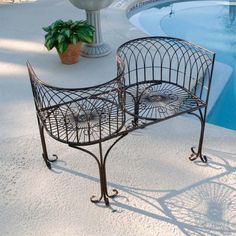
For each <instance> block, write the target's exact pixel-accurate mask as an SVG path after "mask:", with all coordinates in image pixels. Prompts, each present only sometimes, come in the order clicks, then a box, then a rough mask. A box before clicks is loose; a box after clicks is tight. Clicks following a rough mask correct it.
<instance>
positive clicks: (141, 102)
mask: <svg viewBox="0 0 236 236" xmlns="http://www.w3.org/2000/svg"><path fill="white" fill-rule="evenodd" d="M214 59H215V54H214V53H212V52H210V51H208V50H206V49H203V48H201V47H199V46H196V45H193V44H192V43H189V42H187V41H184V40H182V39H177V38H170V37H145V38H138V39H134V40H131V41H128V42H126V43H124V44H123V45H121V46H120V47H119V48H118V50H117V77H116V78H114V79H113V80H111V81H108V82H106V83H104V84H99V85H96V86H93V87H88V88H73V89H68V88H58V87H54V86H51V85H48V84H45V83H44V82H43V81H41V80H40V79H38V77H37V76H36V74H35V72H34V71H33V69H32V67H31V65H30V64H29V62H28V63H27V67H28V71H29V76H30V82H31V85H32V91H33V97H34V102H35V107H36V112H37V120H38V126H39V131H40V138H41V143H42V149H43V154H42V156H43V159H44V161H45V163H46V165H47V167H48V168H49V169H51V162H53V161H56V160H57V156H56V155H54V156H55V159H53V160H52V159H49V157H48V153H47V147H46V142H45V137H44V131H45V130H46V132H47V133H48V134H49V135H50V136H51V137H52V138H54V139H56V140H58V141H60V142H62V143H65V144H67V145H69V146H70V147H72V148H75V149H78V150H81V151H83V152H85V153H87V154H89V155H91V156H92V157H93V158H94V159H95V161H96V162H97V164H98V167H99V174H100V185H101V193H100V196H99V197H96V196H92V197H91V201H92V202H94V203H98V202H100V201H101V200H104V202H105V204H106V205H107V206H109V198H113V197H115V196H116V195H117V194H118V191H117V190H116V189H113V192H112V194H109V193H108V189H107V178H106V160H107V157H108V155H109V152H110V151H111V149H112V148H113V147H114V145H115V144H116V143H117V142H119V140H121V139H122V138H123V137H125V136H126V135H127V134H128V133H130V132H132V131H134V130H137V129H141V128H144V127H146V126H149V125H153V124H155V123H158V122H161V121H164V120H167V119H170V118H174V117H176V116H179V115H182V114H184V113H188V114H190V115H194V116H196V117H198V118H199V120H200V123H201V131H200V138H199V144H198V148H197V149H196V150H195V149H193V148H191V151H192V153H191V155H190V157H189V159H190V160H191V161H193V160H195V159H197V158H200V159H201V161H202V162H207V158H206V156H204V155H203V154H202V145H203V138H204V129H205V122H206V113H207V104H208V98H209V92H210V85H211V79H212V71H213V66H214ZM111 139H112V140H113V142H112V144H110V146H109V148H108V149H107V150H106V151H104V150H103V143H104V142H105V141H107V140H111ZM95 144H96V145H98V147H99V153H98V154H96V153H92V152H91V151H89V150H88V149H86V146H88V145H95Z"/></svg>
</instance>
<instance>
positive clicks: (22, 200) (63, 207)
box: [0, 0, 236, 236]
mask: <svg viewBox="0 0 236 236" xmlns="http://www.w3.org/2000/svg"><path fill="white" fill-rule="evenodd" d="M131 2H133V0H129V1H128V0H127V1H117V2H115V3H114V4H113V5H112V6H111V7H109V8H107V9H104V10H102V12H101V16H102V29H103V36H104V40H105V41H106V42H109V43H110V45H111V47H112V53H111V54H110V55H109V56H106V57H103V58H97V59H89V58H81V60H80V61H79V63H78V64H75V65H70V66H68V65H62V64H61V63H60V62H59V59H58V56H57V55H56V52H55V51H51V52H48V51H47V50H46V48H44V46H43V41H44V33H43V30H42V27H43V26H47V25H49V24H50V23H51V22H52V21H54V20H56V19H59V18H62V19H82V18H85V12H84V11H83V10H79V9H76V8H75V7H73V6H72V5H71V4H70V3H69V1H67V0H49V1H48V0H38V1H35V2H30V3H22V4H10V5H8V4H2V5H0V134H1V135H0V168H1V169H0V235H1V236H5V235H10V236H15V235H19V236H22V235H24V236H28V235H47V236H48V235H50V236H51V235H53V236H54V235H56V236H58V235H63V236H64V235H69V236H70V235H72V236H74V235H76V236H77V235H79V236H80V235H84V236H87V235H89V236H90V235H101V236H113V235H115V236H116V235H119V236H121V235H122V236H123V235H125V236H126V235H128V236H129V235H130V236H134V235H135V236H139V235H140V236H141V235H142V236H144V235H147V236H152V235H153V236H154V235H155V236H156V235H161V236H175V235H191V236H192V235H199V236H200V235H232V236H233V235H236V177H235V176H236V132H235V131H232V130H227V129H224V128H221V127H217V126H214V125H211V124H207V126H206V134H205V142H204V152H205V153H206V154H207V155H208V156H209V162H208V164H207V165H205V164H201V163H200V162H199V161H197V162H194V163H193V162H190V161H189V160H188V156H189V154H190V147H191V146H194V145H197V142H198V136H199V123H198V121H197V120H195V119H190V118H188V117H186V116H184V117H178V118H175V119H172V120H169V121H165V122H162V123H159V124H157V125H154V126H152V127H149V128H147V129H144V130H142V131H140V132H135V133H134V134H130V135H128V136H127V137H126V138H125V139H123V140H122V141H121V142H120V143H118V144H117V146H116V147H115V148H114V149H113V151H112V152H111V154H110V156H109V157H108V162H107V172H108V173H107V175H108V176H107V177H108V182H109V188H110V189H112V188H114V187H115V188H117V189H118V191H119V196H118V197H117V198H115V199H114V200H112V201H111V207H110V208H105V207H103V205H98V206H97V205H95V204H92V203H90V200H89V198H90V196H91V195H93V194H96V193H99V189H100V186H99V182H98V181H99V180H98V168H97V164H96V162H95V161H94V160H93V159H92V158H90V157H89V156H87V155H86V154H84V153H81V152H79V151H76V150H72V149H70V148H69V147H68V146H67V145H65V144H60V143H59V142H55V141H53V140H52V139H50V138H48V139H47V140H48V149H49V152H50V153H57V154H58V155H59V161H58V162H57V163H55V164H53V170H52V171H49V170H48V169H47V168H46V166H45V164H44V162H43V160H42V158H41V145H40V140H39V133H38V128H37V123H36V117H35V110H34V104H33V99H32V94H31V88H30V83H29V79H28V74H27V70H26V66H25V62H26V60H29V61H30V62H31V63H32V65H33V66H34V68H35V71H36V73H37V74H38V76H39V77H40V78H41V79H42V80H44V81H46V82H48V83H50V84H53V85H56V86H66V87H81V86H90V85H95V84H98V83H100V82H105V81H107V80H110V79H112V78H113V77H115V75H116V64H115V51H116V48H117V47H118V46H119V45H120V44H122V43H123V42H125V41H127V40H129V39H133V38H136V37H141V36H144V33H142V32H140V31H139V30H138V29H136V28H135V27H134V26H133V25H131V24H130V23H129V21H128V19H127V18H126V9H127V7H128V5H129V4H130V3H131ZM217 74H218V73H217ZM212 96H213V95H212ZM222 115H224V114H222ZM91 149H92V150H95V149H96V147H95V146H93V147H91ZM112 209H115V210H117V211H116V212H113V210H112Z"/></svg>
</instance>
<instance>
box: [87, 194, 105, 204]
mask: <svg viewBox="0 0 236 236" xmlns="http://www.w3.org/2000/svg"><path fill="white" fill-rule="evenodd" d="M102 197H103V196H102V195H101V196H100V197H99V198H97V197H96V196H95V195H92V196H91V197H90V201H91V202H93V203H99V202H100V201H101V200H102Z"/></svg>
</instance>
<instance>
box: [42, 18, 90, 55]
mask: <svg viewBox="0 0 236 236" xmlns="http://www.w3.org/2000/svg"><path fill="white" fill-rule="evenodd" d="M43 30H44V31H45V32H46V35H45V43H44V45H45V47H46V48H47V49H48V50H51V49H52V48H54V47H55V48H56V49H57V51H58V52H59V53H63V52H65V50H66V49H67V48H68V46H69V44H71V43H73V44H77V43H78V42H84V43H92V41H93V33H94V32H95V28H94V27H93V26H92V25H90V24H88V22H87V21H85V20H80V21H72V20H68V21H63V20H57V21H55V22H53V23H52V24H51V25H49V26H48V27H43Z"/></svg>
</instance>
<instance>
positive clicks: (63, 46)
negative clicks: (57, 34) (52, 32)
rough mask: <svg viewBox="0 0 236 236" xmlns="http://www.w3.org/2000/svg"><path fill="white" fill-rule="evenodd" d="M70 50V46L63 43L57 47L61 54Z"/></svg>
mask: <svg viewBox="0 0 236 236" xmlns="http://www.w3.org/2000/svg"><path fill="white" fill-rule="evenodd" d="M67 48H68V44H67V43H65V42H61V43H59V44H58V45H57V51H58V52H59V53H60V54H61V53H63V52H65V50H66V49H67Z"/></svg>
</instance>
